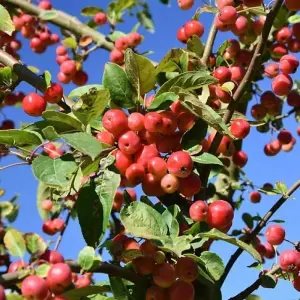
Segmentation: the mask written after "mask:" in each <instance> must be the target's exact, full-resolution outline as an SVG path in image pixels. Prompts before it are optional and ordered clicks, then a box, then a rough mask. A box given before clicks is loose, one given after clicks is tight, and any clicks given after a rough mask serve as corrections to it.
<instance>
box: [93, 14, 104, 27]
mask: <svg viewBox="0 0 300 300" xmlns="http://www.w3.org/2000/svg"><path fill="white" fill-rule="evenodd" d="M94 22H95V23H96V24H97V25H104V24H105V23H106V22H107V16H106V14H105V13H104V12H98V13H96V15H95V16H94Z"/></svg>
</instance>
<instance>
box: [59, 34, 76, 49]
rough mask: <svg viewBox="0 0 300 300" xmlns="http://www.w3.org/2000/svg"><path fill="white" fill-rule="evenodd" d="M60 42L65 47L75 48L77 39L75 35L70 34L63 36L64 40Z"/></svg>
mask: <svg viewBox="0 0 300 300" xmlns="http://www.w3.org/2000/svg"><path fill="white" fill-rule="evenodd" d="M61 43H62V44H63V45H64V46H65V47H66V48H70V49H76V48H77V41H76V39H75V37H73V36H70V37H67V38H65V39H64V40H62V41H61Z"/></svg>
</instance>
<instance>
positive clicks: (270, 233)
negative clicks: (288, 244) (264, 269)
mask: <svg viewBox="0 0 300 300" xmlns="http://www.w3.org/2000/svg"><path fill="white" fill-rule="evenodd" d="M265 235H266V240H267V242H268V243H270V244H271V245H273V246H277V245H280V244H282V243H283V241H284V238H285V230H284V229H283V228H282V227H281V226H279V225H271V226H269V227H268V228H267V230H266V233H265Z"/></svg>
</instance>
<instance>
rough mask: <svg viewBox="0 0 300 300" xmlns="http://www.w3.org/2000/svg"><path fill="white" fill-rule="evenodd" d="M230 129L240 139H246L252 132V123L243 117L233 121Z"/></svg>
mask: <svg viewBox="0 0 300 300" xmlns="http://www.w3.org/2000/svg"><path fill="white" fill-rule="evenodd" d="M230 131H231V133H232V135H233V136H235V137H236V138H238V139H244V138H245V137H246V136H247V135H248V134H249V132H250V124H249V123H248V122H247V121H246V120H243V119H236V120H234V121H232V123H231V127H230Z"/></svg>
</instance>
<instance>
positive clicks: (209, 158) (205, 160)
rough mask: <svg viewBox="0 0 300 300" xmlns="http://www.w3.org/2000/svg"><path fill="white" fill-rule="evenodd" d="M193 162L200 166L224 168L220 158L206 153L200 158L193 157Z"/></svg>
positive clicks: (199, 156)
mask: <svg viewBox="0 0 300 300" xmlns="http://www.w3.org/2000/svg"><path fill="white" fill-rule="evenodd" d="M192 160H193V161H194V162H195V163H198V164H204V165H220V166H223V163H222V162H221V160H220V159H219V158H218V157H216V156H215V155H212V154H210V153H206V152H204V153H202V154H200V155H198V156H192Z"/></svg>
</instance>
